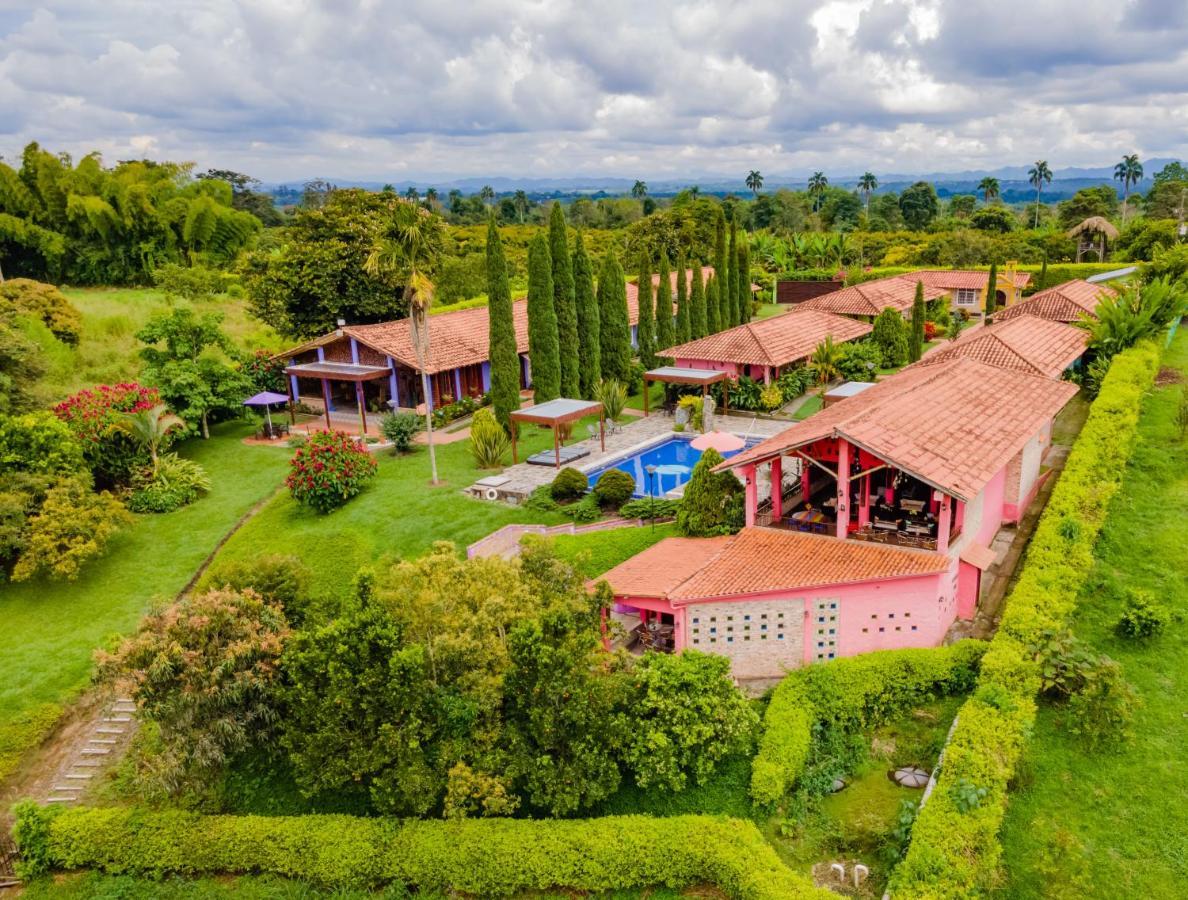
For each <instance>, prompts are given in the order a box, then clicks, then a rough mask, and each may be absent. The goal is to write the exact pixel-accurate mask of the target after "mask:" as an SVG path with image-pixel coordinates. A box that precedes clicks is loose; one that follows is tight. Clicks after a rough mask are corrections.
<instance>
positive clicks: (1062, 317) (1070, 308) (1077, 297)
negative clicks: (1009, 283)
mask: <svg viewBox="0 0 1188 900" xmlns="http://www.w3.org/2000/svg"><path fill="white" fill-rule="evenodd" d="M1114 293H1115V291H1114V290H1113V288H1109V287H1106V286H1105V285H1104V284H1092V283H1090V282H1088V281H1082V280H1081V279H1079V278H1077V279H1073V280H1072V281H1066V282H1064V284H1058V285H1056V286H1055V287H1050V288H1048V289H1047V290H1044V291H1040V292H1039V293H1037V294H1032V295H1031V296H1030V297H1028V298H1027V299H1026V300H1021V301H1019V302H1018V303H1016V304H1014V305H1013V306H1008V307H1007V308H1006V309H1004V310H1003V311H1002V312H999V313H995V319H997V320H998V321H999V322H1005V321H1007V320H1008V319H1013V318H1015V317H1016V316H1035V317H1037V318H1040V319H1050V320H1051V321H1053V322H1075V321H1077V320H1078V319H1080V318H1081V316H1082V315H1090V316H1091V315H1093V313H1094V311H1095V310H1096V309H1097V304H1098V303H1099V302H1100V300H1101V298H1102V296H1104V295H1110V296H1112V295H1113V294H1114Z"/></svg>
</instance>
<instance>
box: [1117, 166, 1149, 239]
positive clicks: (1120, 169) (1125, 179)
mask: <svg viewBox="0 0 1188 900" xmlns="http://www.w3.org/2000/svg"><path fill="white" fill-rule="evenodd" d="M1114 180H1115V181H1121V182H1122V221H1123V222H1125V221H1126V212H1127V209H1128V207H1129V204H1130V187H1131V185H1135V184H1138V183H1139V182H1140V181H1142V180H1143V164H1142V163H1141V162H1139V158H1138V154H1137V153H1128V154H1126V155H1125V156H1123V157H1122V162H1120V163H1118V165H1116V166H1114Z"/></svg>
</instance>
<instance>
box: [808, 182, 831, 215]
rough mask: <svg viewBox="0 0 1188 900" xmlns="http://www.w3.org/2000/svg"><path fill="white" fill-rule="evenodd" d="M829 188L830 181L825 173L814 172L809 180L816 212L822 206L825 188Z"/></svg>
mask: <svg viewBox="0 0 1188 900" xmlns="http://www.w3.org/2000/svg"><path fill="white" fill-rule="evenodd" d="M827 187H829V179H828V178H826V177H825V173H824V172H814V173H813V175H812V177H811V178H810V179H809V180H808V192H809V193H810V194H811V195H812V197H813V211H814V212H816V210H817V207H819V206H820V205H821V195H822V194H824V193H825V188H827Z"/></svg>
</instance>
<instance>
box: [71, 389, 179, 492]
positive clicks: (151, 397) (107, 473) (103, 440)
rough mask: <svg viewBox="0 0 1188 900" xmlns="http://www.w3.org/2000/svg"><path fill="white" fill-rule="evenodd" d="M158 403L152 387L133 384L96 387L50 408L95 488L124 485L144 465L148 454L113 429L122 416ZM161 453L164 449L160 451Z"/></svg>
mask: <svg viewBox="0 0 1188 900" xmlns="http://www.w3.org/2000/svg"><path fill="white" fill-rule="evenodd" d="M160 402H161V395H160V393H159V392H158V391H157V389H156V388H154V387H145V386H144V385H142V384H137V383H136V382H134V381H131V382H125V383H122V384H100V385H97V386H96V387H94V388H89V389H87V390H82V391H79V392H78V393H77V394H73V395H72V396H70V397H67V398H66V399H65V400H63V401H62V402H61V403H59V404H58V405H57V406H55V407H54V413H55V414H56V415H57V416H58V418H59V419H61V420H62V421H63V422H65V423H66V424H67V425H68V426H69V427H70V430H71V431H72V432H74V436H75V437H76V438H77V439H78V442H79V443H80V444H81V445H82V448H83V458H84V459H85V460H86V463H87V465H88V466H90V468H91V471H92V472H94V474H95V481H96V484H97V485H98V486H99V487H111V486H113V485H122V484H127V483H128V482H129V481H130V480H131V478H132V475H133V474H134V473H135V472H137V471H138V470H139V469H141V468H143V467H144V466H145V465H147V464H148V461H149V460H148V451H147V450H145V449H143V448H142V447H140V446H138V445H137V444H136V443H135V442H134V441H133V440H132V439H131V438H130V437H129V436H128V434H127V433H126V432H124V431H121V430H120V429H118V428H116V427H115V424H116V422H118V421H119V420H120V419H121V418H122V416H123V415H124V413H130V412H139V411H140V410H142V409H152V408H153V407H154V406H156V405H157V404H158V403H160ZM161 449H165V448H161Z"/></svg>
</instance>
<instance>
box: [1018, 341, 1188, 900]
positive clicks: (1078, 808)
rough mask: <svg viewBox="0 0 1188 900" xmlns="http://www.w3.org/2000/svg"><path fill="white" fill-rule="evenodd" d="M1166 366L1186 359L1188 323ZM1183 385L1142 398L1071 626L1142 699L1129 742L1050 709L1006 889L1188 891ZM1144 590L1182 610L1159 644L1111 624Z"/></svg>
mask: <svg viewBox="0 0 1188 900" xmlns="http://www.w3.org/2000/svg"><path fill="white" fill-rule="evenodd" d="M1164 365H1165V366H1168V367H1173V368H1176V369H1178V370H1179V372H1180V373H1181V375H1182V374H1183V373H1185V371H1188V333H1186V332H1185V331H1183V330H1181V332H1180V334H1179V336H1178V337H1177V338H1176V340H1175V342H1174V343H1173V344H1172V347H1171V349H1170V350H1169V351H1168V353H1167V356H1166V357H1165V359H1164ZM1184 390H1185V387H1184V386H1183V385H1168V386H1164V387H1159V388H1156V389H1155V390H1154V391H1152V392H1151V393H1150V394H1149V395H1148V396H1147V397H1146V399H1145V401H1144V403H1143V414H1142V419H1141V421H1140V423H1139V438H1138V444H1137V446H1136V449H1135V452H1134V455H1133V457H1132V459H1131V462H1130V465H1129V467H1128V468H1127V471H1126V475H1125V479H1124V481H1123V485H1122V489H1121V491H1120V492H1119V494H1118V495H1117V496H1116V497H1115V499H1114V501H1113V504H1112V506H1111V508H1110V513H1109V517H1108V519H1107V520H1106V523H1105V527H1104V529H1103V531H1102V536H1101V538H1100V540H1099V542H1098V546H1097V551H1096V556H1097V570H1096V572H1095V573H1094V577H1093V578H1091V580H1090V581H1091V584H1092V590H1090V591H1088V592H1086V594H1085V595H1084V596H1083V597H1082V598H1081V602H1080V605H1079V607H1078V611H1077V616H1076V619H1075V623H1074V630H1075V631H1076V633H1077V634H1078V636H1080V637H1081V638H1082V639H1084V640H1086V641H1088V642H1089V643H1090V644H1091V645H1092V646H1093V647H1095V648H1096V649H1097V650H1099V651H1101V652H1104V653H1107V654H1109V655H1110V656H1111V657H1113V658H1114V659H1116V660H1118V661H1119V662H1120V663H1121V664H1122V667H1123V671H1124V674H1125V677H1126V679H1127V680H1128V681H1129V682H1130V683H1131V684H1132V685H1133V686H1134V687H1135V689H1136V690H1137V692H1138V695H1139V697H1140V698H1141V700H1142V706H1141V707H1139V709H1138V710H1137V713H1136V716H1135V739H1134V741H1133V743H1131V744H1129V745H1123V746H1121V747H1111V748H1105V749H1100V750H1089V749H1087V748H1086V747H1085V746H1084V744H1083V743H1082V742H1081V741H1080V740H1079V739H1077V738H1076V737H1075V736H1073V735H1071V734H1069V731H1068V729H1067V728H1066V727H1065V724H1064V723H1065V715H1066V713H1065V711H1064V710H1063V709H1058V708H1056V709H1054V708H1051V707H1045V708H1042V709H1041V711H1040V715H1039V720H1038V722H1037V725H1036V730H1035V736H1034V737H1033V738H1032V741H1031V745H1030V747H1029V749H1028V753H1027V757H1026V760H1025V768H1024V772H1023V773H1022V775H1021V777H1020V784H1019V786H1018V787H1017V788H1016V790H1015V793H1014V794H1013V795H1012V798H1011V803H1010V806H1009V807H1008V809H1007V818H1006V822H1005V826H1004V830H1003V847H1004V864H1005V870H1006V874H1007V881H1006V883H1005V885H1004V887H1003V889H1002V891H1001V895H1002V896H1004V897H1011V898H1031V897H1036V898H1038V897H1103V898H1105V897H1111V898H1112V897H1159V898H1162V897H1167V898H1172V897H1183V896H1184V894H1185V883H1186V881H1185V879H1186V878H1188V804H1186V803H1185V802H1184V798H1185V797H1186V796H1188V715H1186V713H1185V710H1188V680H1185V678H1184V677H1183V675H1184V673H1185V672H1186V671H1188V553H1186V549H1188V541H1186V539H1185V536H1184V527H1183V525H1184V522H1186V521H1188V442H1185V441H1183V440H1181V439H1180V437H1179V432H1178V427H1177V425H1176V421H1175V420H1176V415H1177V410H1178V408H1179V405H1180V402H1181V397H1182V396H1183V394H1182V392H1183V391H1184ZM1128 588H1129V589H1141V590H1146V591H1149V592H1151V593H1152V594H1153V595H1154V596H1155V597H1156V598H1157V599H1158V600H1159V602H1161V603H1163V604H1165V605H1166V606H1168V607H1169V608H1171V609H1172V611H1173V612H1174V613H1176V614H1177V615H1178V617H1179V621H1173V623H1172V624H1171V625H1170V626H1169V627H1168V629H1167V632H1166V633H1165V634H1164V635H1162V636H1161V637H1157V638H1155V639H1153V640H1152V641H1151V642H1149V643H1141V642H1134V641H1129V640H1124V639H1122V638H1120V637H1118V636H1117V635H1115V633H1114V630H1113V629H1114V625H1115V623H1116V622H1117V620H1118V617H1119V615H1120V613H1121V608H1122V591H1123V590H1125V589H1128Z"/></svg>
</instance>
